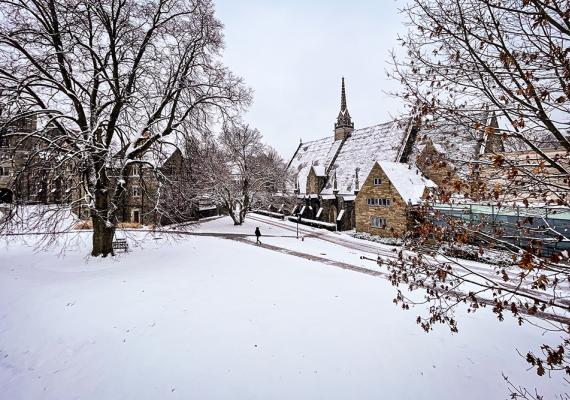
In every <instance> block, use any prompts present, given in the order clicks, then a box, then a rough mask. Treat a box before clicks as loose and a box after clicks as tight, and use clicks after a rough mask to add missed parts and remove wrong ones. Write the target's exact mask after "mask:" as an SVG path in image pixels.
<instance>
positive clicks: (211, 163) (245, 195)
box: [203, 124, 287, 225]
mask: <svg viewBox="0 0 570 400" xmlns="http://www.w3.org/2000/svg"><path fill="white" fill-rule="evenodd" d="M261 139H262V136H261V134H260V133H259V131H258V130H257V129H253V128H250V127H249V126H247V125H243V124H233V125H227V126H225V127H224V129H223V132H222V133H221V135H220V137H219V140H218V142H219V144H218V145H217V146H218V147H216V145H215V144H212V146H211V147H210V148H209V150H208V151H209V152H208V155H207V156H206V157H203V158H204V159H207V160H208V162H207V164H208V166H207V168H206V169H205V173H204V174H203V179H204V180H205V181H204V183H203V186H204V187H209V188H211V192H212V197H213V198H215V199H217V202H218V203H220V204H222V205H223V207H224V208H225V209H226V210H227V212H228V214H229V215H230V216H231V218H232V220H233V221H234V224H235V225H241V224H242V223H243V221H244V220H245V217H246V214H247V213H248V212H249V211H250V209H251V208H252V207H266V206H269V205H270V204H271V200H272V197H273V196H274V195H275V194H276V193H277V192H279V191H282V190H283V188H284V187H285V181H286V179H287V178H286V177H287V172H286V165H285V162H284V161H283V160H282V159H281V157H279V155H278V154H277V152H276V151H275V150H274V149H272V148H269V147H267V146H265V145H263V144H262V142H261Z"/></svg>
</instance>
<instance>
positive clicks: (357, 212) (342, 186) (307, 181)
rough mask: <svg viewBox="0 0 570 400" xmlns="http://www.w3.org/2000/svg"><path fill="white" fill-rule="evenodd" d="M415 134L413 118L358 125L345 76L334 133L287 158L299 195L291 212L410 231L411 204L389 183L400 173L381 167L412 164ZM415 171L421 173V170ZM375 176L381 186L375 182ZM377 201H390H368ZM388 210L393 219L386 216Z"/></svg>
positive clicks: (342, 225) (379, 230)
mask: <svg viewBox="0 0 570 400" xmlns="http://www.w3.org/2000/svg"><path fill="white" fill-rule="evenodd" d="M416 133H417V129H416V127H415V125H414V123H413V121H412V120H411V119H409V120H395V121H390V122H387V123H384V124H379V125H375V126H371V127H367V128H362V129H355V127H354V123H353V122H352V119H351V116H350V113H349V111H348V106H347V98H346V88H345V82H344V78H343V79H342V86H341V105H340V112H339V114H338V116H337V120H336V122H335V124H334V131H333V134H332V135H330V136H329V137H325V138H323V139H319V140H314V141H311V142H307V143H302V142H301V143H300V144H299V146H298V148H297V150H296V152H295V154H294V155H293V157H292V158H291V161H290V162H289V165H288V170H289V172H290V173H291V175H292V176H293V179H294V182H295V183H294V187H293V188H292V192H293V193H294V196H295V197H296V198H297V205H296V207H295V208H294V209H293V210H290V212H291V214H294V215H298V216H300V217H301V218H302V219H305V220H311V221H314V222H315V224H318V222H322V223H324V224H326V226H327V227H330V226H331V224H332V226H334V227H335V228H336V229H338V230H352V229H356V230H358V231H366V232H372V233H375V234H379V235H383V236H398V235H400V234H401V233H403V232H404V231H405V230H406V217H405V210H406V209H407V207H408V203H407V201H404V200H402V199H403V197H402V195H401V194H399V191H398V190H397V189H396V187H397V186H394V185H393V184H392V183H390V182H391V179H394V178H395V176H396V175H393V174H392V175H390V176H388V175H385V173H384V172H383V169H382V167H381V165H382V163H384V162H385V163H391V164H395V165H398V164H401V166H402V168H404V169H406V168H408V165H406V164H404V162H405V160H407V158H408V157H409V155H410V151H411V149H412V147H413V141H414V140H415V137H416ZM386 165H388V164H386ZM413 173H414V174H416V175H418V176H421V174H420V173H419V171H417V170H414V172H413ZM376 175H378V178H380V179H382V182H384V184H383V185H374V179H375V177H376ZM422 179H423V177H422ZM377 182H378V181H377ZM412 184H414V185H419V187H421V191H422V193H423V189H424V188H425V186H426V185H428V186H430V187H431V186H433V184H432V183H428V182H427V180H425V181H421V180H414V181H413V182H412ZM389 185H392V186H389ZM370 196H375V197H370ZM381 196H384V197H381ZM370 199H372V200H370ZM374 199H377V200H378V199H384V200H388V199H389V205H388V203H387V202H386V201H384V202H383V203H381V204H374V203H370V204H369V203H368V202H369V201H372V202H374V201H376V200H374ZM396 211H398V213H397V215H398V217H397V218H396V217H395V216H396V214H394V212H396ZM390 213H392V214H393V215H394V217H392V216H390V217H388V214H390Z"/></svg>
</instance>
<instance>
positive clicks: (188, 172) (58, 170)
mask: <svg viewBox="0 0 570 400" xmlns="http://www.w3.org/2000/svg"><path fill="white" fill-rule="evenodd" d="M36 130H37V121H36V118H35V117H29V118H21V119H18V120H16V121H15V122H13V123H10V124H7V125H6V126H5V127H4V128H3V129H2V131H0V203H18V204H66V205H69V206H71V207H72V209H73V211H74V212H75V213H76V214H77V215H78V216H79V217H80V218H82V219H88V218H89V217H90V212H89V209H88V207H87V206H86V203H85V191H84V188H83V187H82V185H81V182H80V177H79V168H78V165H77V162H76V161H77V160H75V159H73V158H65V157H63V158H62V157H58V156H57V154H53V153H51V154H46V152H45V151H43V150H42V146H40V145H39V144H40V143H39V142H38V139H34V138H32V137H31V135H30V134H32V133H33V132H35V131H36ZM42 134H43V135H49V136H50V137H51V139H52V140H58V138H57V135H58V133H57V130H56V129H44V130H43V133H42ZM190 158H191V155H185V154H183V152H182V151H181V150H179V149H178V148H176V147H175V146H173V145H171V144H164V145H163V144H159V145H157V146H154V147H153V148H151V149H150V150H149V151H148V152H147V153H146V154H145V155H144V156H143V157H141V158H140V159H138V160H131V161H129V162H128V166H127V176H126V178H125V179H124V182H122V184H123V185H124V187H125V191H124V195H123V196H121V197H120V199H119V201H118V204H115V206H117V208H118V211H117V218H118V220H119V222H128V223H134V224H145V225H155V224H159V223H160V224H167V223H174V222H182V221H187V220H194V219H198V218H199V217H203V216H211V215H217V213H218V208H217V207H215V205H212V204H211V202H210V201H208V199H207V198H203V197H202V198H198V197H199V196H198V195H197V194H196V193H192V196H190V193H189V192H190V190H189V188H191V187H192V181H193V174H194V173H197V172H196V171H193V169H192V166H191V165H190V164H191V160H190ZM61 160H65V161H61ZM124 163H125V160H122V159H120V157H119V158H116V159H115V160H113V162H110V163H109V164H108V166H107V172H108V175H109V178H110V180H111V182H112V185H115V184H117V183H118V180H119V179H122V178H120V177H119V168H120V167H121V165H123V164H124Z"/></svg>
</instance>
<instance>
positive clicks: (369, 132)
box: [289, 120, 409, 195]
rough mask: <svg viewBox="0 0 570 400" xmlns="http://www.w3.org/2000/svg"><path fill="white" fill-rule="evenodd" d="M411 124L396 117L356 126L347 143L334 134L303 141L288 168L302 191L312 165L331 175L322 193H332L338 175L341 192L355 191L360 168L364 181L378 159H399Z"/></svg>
mask: <svg viewBox="0 0 570 400" xmlns="http://www.w3.org/2000/svg"><path fill="white" fill-rule="evenodd" d="M408 126H409V124H408V122H407V121H405V120H395V121H390V122H387V123H384V124H380V125H375V126H370V127H368V128H363V129H357V130H355V131H353V132H352V134H351V135H350V136H349V137H348V138H347V139H346V140H345V141H344V143H343V141H342V140H337V141H335V140H334V137H333V135H331V136H330V137H326V138H323V139H319V140H314V141H311V142H307V143H302V144H301V145H300V146H299V148H298V149H297V152H296V153H295V155H294V156H293V158H292V159H291V161H290V163H289V170H290V171H291V172H292V173H293V175H294V176H296V179H297V181H298V184H299V192H300V194H305V193H306V187H307V176H308V175H309V171H310V169H311V167H313V166H314V167H315V172H316V173H317V175H319V176H325V175H327V174H326V172H328V176H329V179H328V182H327V183H326V185H325V188H324V189H323V191H322V192H321V194H323V195H327V194H332V193H333V180H334V178H333V177H334V176H335V175H336V180H337V188H338V193H339V194H341V195H342V194H354V190H355V180H356V174H357V171H358V179H359V183H360V185H362V184H363V183H364V180H365V179H366V177H367V176H368V174H369V173H370V170H371V169H372V166H373V165H374V163H375V162H376V161H397V160H396V158H397V157H398V152H399V150H400V148H401V146H402V145H403V143H402V142H403V141H404V140H405V137H406V132H407V129H408ZM341 144H342V147H341ZM337 153H338V154H337ZM335 156H336V158H335Z"/></svg>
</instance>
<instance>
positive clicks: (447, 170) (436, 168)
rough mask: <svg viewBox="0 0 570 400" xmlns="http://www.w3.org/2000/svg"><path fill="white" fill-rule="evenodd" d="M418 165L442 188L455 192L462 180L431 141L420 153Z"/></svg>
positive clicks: (417, 160)
mask: <svg viewBox="0 0 570 400" xmlns="http://www.w3.org/2000/svg"><path fill="white" fill-rule="evenodd" d="M416 165H417V167H418V168H419V170H420V171H422V173H423V174H424V175H425V176H427V177H428V178H429V179H431V180H432V181H433V182H435V184H436V185H437V186H438V187H439V188H440V189H444V190H446V191H448V192H455V191H456V187H457V185H458V182H461V181H460V178H459V177H458V176H457V174H456V173H455V171H454V169H453V167H452V166H451V165H450V164H449V163H448V162H447V161H446V160H445V155H443V154H441V153H439V152H438V151H437V150H436V149H435V148H434V146H433V144H432V143H431V142H429V143H428V144H427V145H426V146H425V147H424V149H423V150H422V152H421V153H420V154H419V155H418V157H417V159H416Z"/></svg>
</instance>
